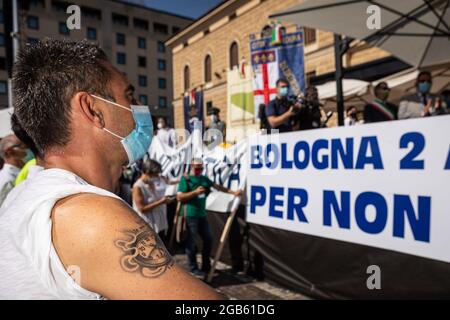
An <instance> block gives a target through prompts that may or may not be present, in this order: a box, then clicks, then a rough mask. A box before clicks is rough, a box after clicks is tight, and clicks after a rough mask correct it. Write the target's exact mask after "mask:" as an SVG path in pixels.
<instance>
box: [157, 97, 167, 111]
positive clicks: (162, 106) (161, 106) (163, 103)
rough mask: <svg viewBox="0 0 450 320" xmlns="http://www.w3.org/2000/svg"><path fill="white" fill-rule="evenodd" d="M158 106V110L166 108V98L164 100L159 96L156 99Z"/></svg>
mask: <svg viewBox="0 0 450 320" xmlns="http://www.w3.org/2000/svg"><path fill="white" fill-rule="evenodd" d="M158 106H159V107H160V108H165V107H167V98H166V97H162V96H160V97H159V98H158Z"/></svg>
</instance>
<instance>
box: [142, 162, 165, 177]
mask: <svg viewBox="0 0 450 320" xmlns="http://www.w3.org/2000/svg"><path fill="white" fill-rule="evenodd" d="M142 172H143V173H145V174H160V173H161V172H162V168H161V164H160V163H159V162H158V161H155V160H152V159H149V160H146V161H144V163H143V164H142Z"/></svg>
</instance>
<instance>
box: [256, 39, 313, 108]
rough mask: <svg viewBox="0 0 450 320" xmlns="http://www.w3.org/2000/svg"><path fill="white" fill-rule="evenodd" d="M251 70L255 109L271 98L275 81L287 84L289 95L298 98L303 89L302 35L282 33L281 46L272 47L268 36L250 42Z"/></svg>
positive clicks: (274, 89) (273, 94)
mask: <svg viewBox="0 0 450 320" xmlns="http://www.w3.org/2000/svg"><path fill="white" fill-rule="evenodd" d="M250 53H251V65H252V68H253V74H254V77H253V95H254V105H255V107H256V108H258V106H259V105H260V104H265V105H266V106H267V104H268V103H269V101H270V100H273V99H275V96H276V94H277V88H276V82H277V80H278V79H280V78H284V79H286V80H288V81H289V84H290V94H294V95H298V94H300V93H302V92H303V91H304V89H305V70H304V52H303V33H302V32H301V31H300V32H294V33H290V34H285V35H284V39H283V42H282V43H281V44H277V45H274V44H272V37H265V38H261V39H254V40H251V41H250Z"/></svg>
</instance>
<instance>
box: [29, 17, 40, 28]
mask: <svg viewBox="0 0 450 320" xmlns="http://www.w3.org/2000/svg"><path fill="white" fill-rule="evenodd" d="M27 26H28V28H29V29H35V30H37V29H39V18H38V17H35V16H28V17H27Z"/></svg>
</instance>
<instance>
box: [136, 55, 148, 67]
mask: <svg viewBox="0 0 450 320" xmlns="http://www.w3.org/2000/svg"><path fill="white" fill-rule="evenodd" d="M138 66H139V67H142V68H145V67H146V66H147V58H146V57H141V56H139V57H138Z"/></svg>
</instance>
